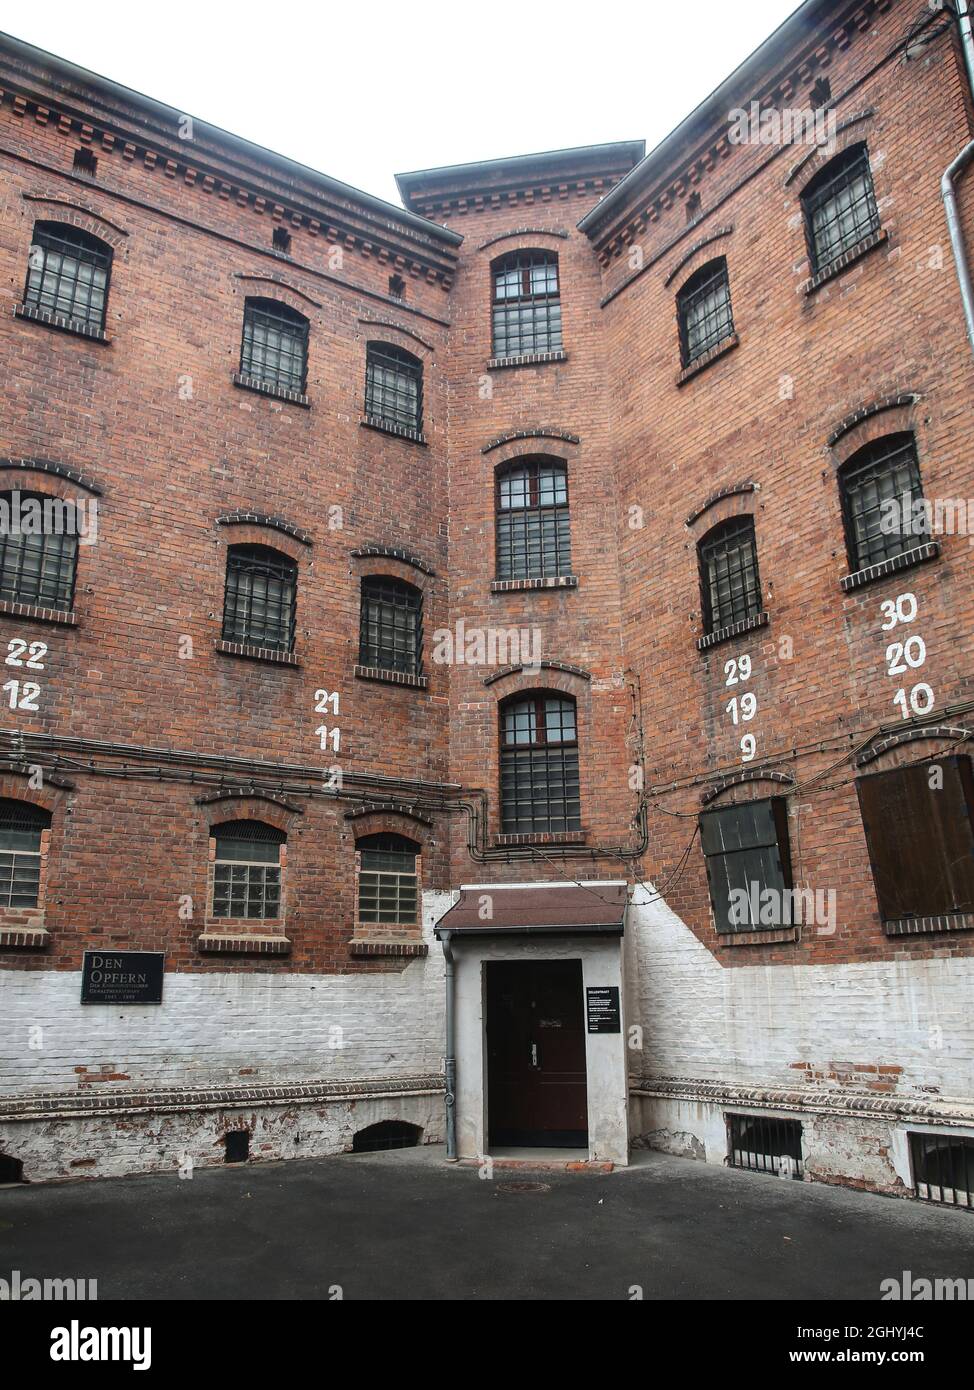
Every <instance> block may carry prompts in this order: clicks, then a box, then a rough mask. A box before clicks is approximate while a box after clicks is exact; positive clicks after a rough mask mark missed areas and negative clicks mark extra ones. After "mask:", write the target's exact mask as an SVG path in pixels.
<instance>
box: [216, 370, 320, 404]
mask: <svg viewBox="0 0 974 1390" xmlns="http://www.w3.org/2000/svg"><path fill="white" fill-rule="evenodd" d="M230 380H231V381H232V382H233V384H234V386H239V387H240V389H241V390H242V391H256V392H257V394H258V396H271V397H272V398H273V399H274V400H276V401H287V403H288V405H300V406H302V407H303V408H304V409H305V410H310V409H311V402H310V401H309V400H308V398H307V396H305V395H302V393H301V392H300V391H290V390H288V388H287V387H286V386H274V385H272V384H271V383H270V382H269V381H261V379H260V377H256V376H245V375H244V374H243V373H242V372H234V373H233V374H232V375H231V377H230Z"/></svg>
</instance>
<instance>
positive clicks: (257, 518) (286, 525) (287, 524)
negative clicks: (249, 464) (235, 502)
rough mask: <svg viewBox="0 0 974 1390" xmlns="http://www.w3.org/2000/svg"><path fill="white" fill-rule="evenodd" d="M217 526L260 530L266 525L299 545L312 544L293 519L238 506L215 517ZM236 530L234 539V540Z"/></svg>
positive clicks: (305, 532)
mask: <svg viewBox="0 0 974 1390" xmlns="http://www.w3.org/2000/svg"><path fill="white" fill-rule="evenodd" d="M216 524H217V526H232V527H241V526H247V527H250V528H252V529H253V530H260V529H262V528H264V527H266V528H267V529H268V530H270V531H278V532H280V534H281V535H282V536H288V537H289V538H290V539H292V540H295V541H298V542H299V543H300V544H301V545H313V544H314V542H313V541H312V539H311V537H310V536H309V535H308V533H307V531H302V530H301V528H300V527H299V526H296V525H295V524H294V522H293V521H288V520H287V518H286V517H283V516H276V515H272V514H270V513H268V512H258V511H251V510H250V509H249V508H238V510H237V511H234V512H226V513H225V514H224V515H223V516H218V517H217V519H216ZM236 534H237V533H236V532H234V539H235V540H236Z"/></svg>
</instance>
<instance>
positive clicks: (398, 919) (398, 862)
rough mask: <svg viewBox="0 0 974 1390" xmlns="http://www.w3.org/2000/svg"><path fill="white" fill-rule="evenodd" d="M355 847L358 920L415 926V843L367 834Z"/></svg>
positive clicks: (416, 911)
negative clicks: (356, 857)
mask: <svg viewBox="0 0 974 1390" xmlns="http://www.w3.org/2000/svg"><path fill="white" fill-rule="evenodd" d="M355 848H356V850H357V851H358V856H359V875H358V916H359V921H360V922H383V923H389V924H395V925H396V926H413V925H415V923H416V921H417V918H418V910H419V877H418V875H417V873H416V856H417V855H418V853H419V845H418V844H417V843H416V841H415V840H410V839H407V837H406V836H405V835H392V834H381V835H364V836H363V837H362V838H361V839H360V840H357V841H356V843H355Z"/></svg>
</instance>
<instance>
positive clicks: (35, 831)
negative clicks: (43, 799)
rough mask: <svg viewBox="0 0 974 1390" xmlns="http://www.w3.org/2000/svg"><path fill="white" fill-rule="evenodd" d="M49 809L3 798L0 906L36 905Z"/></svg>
mask: <svg viewBox="0 0 974 1390" xmlns="http://www.w3.org/2000/svg"><path fill="white" fill-rule="evenodd" d="M50 824H51V816H50V812H49V811H44V810H41V808H40V807H39V806H32V805H31V804H30V803H29V802H27V801H13V800H11V799H9V798H7V797H4V798H2V799H0V907H36V906H37V899H38V894H39V892H40V883H41V834H42V833H43V831H45V830H46V829H47V828H48V826H49V825H50Z"/></svg>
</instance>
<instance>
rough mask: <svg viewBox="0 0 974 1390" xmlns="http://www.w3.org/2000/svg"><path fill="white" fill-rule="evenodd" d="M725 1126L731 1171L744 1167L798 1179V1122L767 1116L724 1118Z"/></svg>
mask: <svg viewBox="0 0 974 1390" xmlns="http://www.w3.org/2000/svg"><path fill="white" fill-rule="evenodd" d="M727 1123H728V1129H729V1131H730V1134H729V1141H730V1142H729V1144H728V1149H729V1154H728V1160H729V1163H730V1166H731V1168H748V1169H750V1171H751V1172H754V1173H774V1174H776V1175H777V1176H778V1177H782V1176H785V1175H787V1176H790V1177H792V1178H800V1177H801V1176H802V1174H803V1172H804V1168H803V1166H802V1126H801V1121H800V1120H782V1119H778V1118H777V1117H773V1116H770V1117H769V1116H767V1115H728V1116H727Z"/></svg>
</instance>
